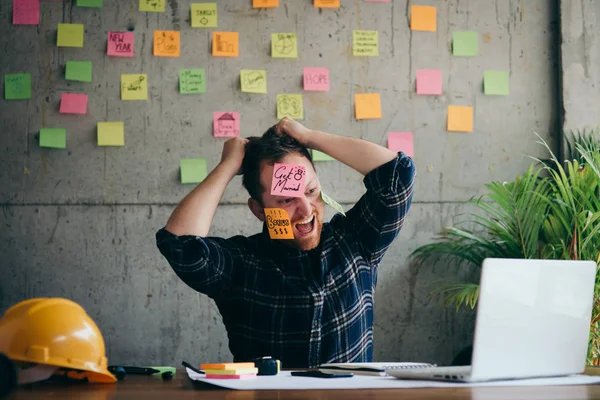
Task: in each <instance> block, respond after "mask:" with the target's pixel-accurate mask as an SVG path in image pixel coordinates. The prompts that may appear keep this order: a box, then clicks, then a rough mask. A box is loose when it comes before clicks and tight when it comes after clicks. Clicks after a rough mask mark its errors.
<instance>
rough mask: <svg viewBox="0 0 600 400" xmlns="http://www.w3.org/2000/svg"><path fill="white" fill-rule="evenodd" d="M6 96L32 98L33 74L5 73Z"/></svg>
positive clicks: (14, 98)
mask: <svg viewBox="0 0 600 400" xmlns="http://www.w3.org/2000/svg"><path fill="white" fill-rule="evenodd" d="M4 98H5V99H6V100H27V99H30V98H31V74H6V75H4Z"/></svg>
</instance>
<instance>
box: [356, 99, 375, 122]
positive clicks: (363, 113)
mask: <svg viewBox="0 0 600 400" xmlns="http://www.w3.org/2000/svg"><path fill="white" fill-rule="evenodd" d="M354 113H355V115H356V119H377V118H381V97H380V96H379V93H360V94H355V95H354Z"/></svg>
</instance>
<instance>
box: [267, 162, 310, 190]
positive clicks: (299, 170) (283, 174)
mask: <svg viewBox="0 0 600 400" xmlns="http://www.w3.org/2000/svg"><path fill="white" fill-rule="evenodd" d="M305 187H306V168H304V166H302V165H296V164H284V163H275V165H274V166H273V178H272V180H271V194H272V195H274V196H284V197H302V196H304V189H305Z"/></svg>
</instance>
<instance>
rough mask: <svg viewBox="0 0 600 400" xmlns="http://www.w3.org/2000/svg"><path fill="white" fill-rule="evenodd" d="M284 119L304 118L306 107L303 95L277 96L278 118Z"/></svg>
mask: <svg viewBox="0 0 600 400" xmlns="http://www.w3.org/2000/svg"><path fill="white" fill-rule="evenodd" d="M283 117H290V118H294V119H303V118H304V105H303V103H302V95H301V94H278V95H277V118H278V119H281V118H283Z"/></svg>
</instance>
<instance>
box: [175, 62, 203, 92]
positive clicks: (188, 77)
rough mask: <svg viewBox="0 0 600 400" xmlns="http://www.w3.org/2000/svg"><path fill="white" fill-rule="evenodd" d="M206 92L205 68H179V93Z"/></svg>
mask: <svg viewBox="0 0 600 400" xmlns="http://www.w3.org/2000/svg"><path fill="white" fill-rule="evenodd" d="M205 92H206V74H205V72H204V68H194V69H182V70H179V93H181V94H196V93H205Z"/></svg>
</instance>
